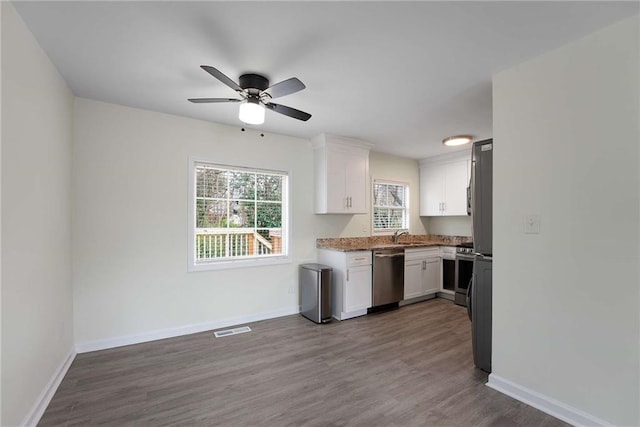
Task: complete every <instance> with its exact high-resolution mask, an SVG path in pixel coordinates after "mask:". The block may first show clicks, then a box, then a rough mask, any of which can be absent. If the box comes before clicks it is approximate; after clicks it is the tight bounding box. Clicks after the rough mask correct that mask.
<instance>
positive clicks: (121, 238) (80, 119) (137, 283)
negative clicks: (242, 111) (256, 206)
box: [73, 98, 316, 344]
mask: <svg viewBox="0 0 640 427" xmlns="http://www.w3.org/2000/svg"><path fill="white" fill-rule="evenodd" d="M312 155H313V152H312V150H311V144H310V142H309V141H306V140H302V139H297V138H291V137H285V136H280V135H272V134H266V135H265V137H264V138H261V137H260V136H259V133H258V132H254V131H251V130H247V131H246V132H241V131H240V128H239V127H230V126H224V125H217V124H213V123H209V122H204V121H198V120H193V119H188V118H183V117H177V116H171V115H166V114H161V113H155V112H151V111H143V110H138V109H133V108H127V107H122V106H117V105H112V104H105V103H100V102H95V101H90V100H86V99H80V98H76V102H75V116H74V150H73V195H74V204H73V283H74V302H75V305H74V307H75V311H74V313H75V317H74V320H75V337H76V341H77V342H78V343H79V344H83V343H88V342H92V341H96V340H106V339H112V338H117V337H123V336H130V335H135V334H141V333H146V332H150V331H155V330H164V329H167V328H177V327H183V326H186V325H198V324H202V323H210V322H215V321H221V320H224V319H230V318H238V317H244V316H250V315H256V314H264V315H268V314H274V315H277V314H282V313H285V314H286V313H289V312H291V311H292V310H296V309H297V304H298V301H297V275H298V270H297V266H298V264H300V263H301V262H305V261H309V260H313V259H315V226H316V223H315V215H314V213H313V191H312V189H313V158H312ZM189 156H196V157H201V158H205V159H211V160H213V161H215V162H219V163H222V164H229V165H242V166H255V167H261V168H268V169H276V170H285V171H289V172H290V174H291V175H290V176H291V178H290V184H291V192H292V199H291V205H292V227H293V228H292V235H293V239H292V243H291V253H292V262H291V263H290V264H285V265H274V266H267V267H253V268H245V269H234V270H223V271H208V272H197V273H187V235H188V229H187V200H188V198H187V190H188V188H187V183H188V171H187V167H188V158H189Z"/></svg>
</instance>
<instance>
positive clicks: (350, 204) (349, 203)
mask: <svg viewBox="0 0 640 427" xmlns="http://www.w3.org/2000/svg"><path fill="white" fill-rule="evenodd" d="M347 200H348V203H347V206H348V207H353V204H352V203H351V196H349V197H347Z"/></svg>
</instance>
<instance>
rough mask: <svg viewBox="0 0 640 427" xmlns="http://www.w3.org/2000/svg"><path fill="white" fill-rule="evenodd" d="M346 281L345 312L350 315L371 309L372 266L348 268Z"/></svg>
mask: <svg viewBox="0 0 640 427" xmlns="http://www.w3.org/2000/svg"><path fill="white" fill-rule="evenodd" d="M345 279H346V280H345V284H344V307H343V310H344V311H345V312H347V313H348V312H350V311H354V310H362V309H363V308H369V307H371V266H370V265H363V266H359V267H351V268H348V269H347V277H346V278H345Z"/></svg>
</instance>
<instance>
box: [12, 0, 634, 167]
mask: <svg viewBox="0 0 640 427" xmlns="http://www.w3.org/2000/svg"><path fill="white" fill-rule="evenodd" d="M14 4H15V7H16V9H17V10H18V12H19V13H20V15H21V16H22V18H23V19H24V21H25V22H26V24H27V25H28V26H29V28H30V29H31V31H32V32H33V33H34V34H35V36H36V38H37V39H38V42H39V43H40V44H41V46H42V47H43V49H44V50H45V51H46V52H47V54H48V55H49V57H50V58H51V59H52V61H53V62H54V63H55V65H56V66H57V67H58V69H59V70H60V72H61V74H62V75H63V76H64V78H65V79H66V81H67V83H68V85H69V86H70V88H71V90H72V91H73V93H74V94H75V95H77V96H79V97H84V98H90V99H95V100H100V101H105V102H111V103H116V104H122V105H128V106H132V107H138V108H144V109H148V110H153V111H161V112H165V113H170V114H176V115H181V116H187V117H193V118H197V119H202V120H208V121H212V122H218V123H225V124H229V125H233V126H238V127H239V128H240V127H242V123H241V122H240V121H239V120H238V117H237V113H238V105H237V104H192V103H189V102H187V98H199V97H234V96H235V93H234V92H233V91H232V90H231V89H230V88H228V87H226V86H224V85H223V84H222V83H220V82H219V81H218V80H216V79H214V78H213V77H211V76H210V75H209V74H207V73H206V72H204V71H203V70H202V69H200V65H211V66H213V67H216V68H218V69H219V70H220V71H222V72H223V73H225V74H226V75H227V76H229V77H230V78H232V79H233V80H235V81H236V82H237V81H238V80H237V79H238V76H239V75H240V74H243V73H245V72H256V73H260V74H264V75H266V76H267V77H269V78H270V79H271V83H272V84H273V83H276V82H278V81H281V80H284V79H286V78H289V77H292V76H295V77H298V78H299V79H300V80H302V81H303V82H304V83H305V84H306V86H307V89H305V90H304V91H302V92H298V93H295V94H293V95H289V96H287V97H283V98H279V99H278V100H277V102H278V103H280V104H284V105H287V106H291V107H294V108H297V109H300V110H304V111H307V112H309V113H311V114H312V115H313V117H312V118H311V119H310V120H309V121H308V122H301V121H298V120H295V119H291V118H288V117H285V116H281V115H279V114H276V113H274V112H269V111H268V112H267V117H266V121H265V124H264V125H261V126H258V127H257V128H259V129H262V130H264V131H265V132H273V133H280V134H286V135H293V136H300V137H304V138H311V137H313V136H315V135H317V134H318V133H321V132H327V133H331V134H336V135H343V136H349V137H354V138H358V139H362V140H365V141H368V142H372V143H374V144H375V145H376V147H375V150H376V151H382V152H387V153H391V154H395V155H400V156H404V157H411V158H416V159H419V158H424V157H428V156H432V155H436V154H441V153H444V152H447V150H451V149H448V148H446V147H443V146H442V145H441V140H442V139H443V138H444V137H446V136H449V135H452V134H460V133H465V134H467V133H468V134H472V135H474V137H475V139H481V138H486V137H491V136H492V130H491V129H492V126H491V120H492V116H491V76H492V74H494V73H496V72H497V71H500V70H502V69H505V68H508V67H511V66H513V65H515V64H518V63H520V62H522V61H524V60H526V59H528V58H532V57H535V56H537V55H539V54H541V53H543V52H546V51H549V50H551V49H554V48H556V47H559V46H561V45H563V44H565V43H567V42H569V41H571V40H575V39H577V38H579V37H581V36H583V35H586V34H588V33H590V32H593V31H595V30H597V29H599V28H601V27H604V26H606V25H608V24H610V23H613V22H616V21H618V20H621V19H623V18H625V17H627V16H631V15H635V14H638V13H640V6H639V3H638V2H636V1H634V2H611V1H602V2H594V1H587V2H579V1H569V2H520V1H517V2H477V1H475V2H396V1H391V2H272V1H261V2H183V1H178V2H171V1H160V2H155V1H145V2H113V1H107V2H90V1H74V2H56V1H46V2H16V3H14ZM176 143H179V141H177V142H176Z"/></svg>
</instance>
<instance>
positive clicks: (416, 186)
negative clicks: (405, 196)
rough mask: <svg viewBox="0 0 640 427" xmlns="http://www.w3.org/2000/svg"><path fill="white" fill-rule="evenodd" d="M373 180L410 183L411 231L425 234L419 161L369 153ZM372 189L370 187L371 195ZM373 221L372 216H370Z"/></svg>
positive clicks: (369, 218) (373, 152)
mask: <svg viewBox="0 0 640 427" xmlns="http://www.w3.org/2000/svg"><path fill="white" fill-rule="evenodd" d="M369 166H370V172H371V180H370V182H369V184H371V182H372V181H373V180H374V179H386V180H391V181H400V182H406V183H408V184H409V232H410V233H411V234H425V233H426V230H425V228H424V225H423V224H422V221H421V220H420V173H419V169H418V162H417V161H416V160H414V159H406V158H404V157H397V156H392V155H389V154H383V153H378V152H375V151H372V152H371V154H370V155H369ZM371 194H372V190H371V189H369V195H371ZM368 220H369V223H371V216H370V215H369V217H368Z"/></svg>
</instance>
